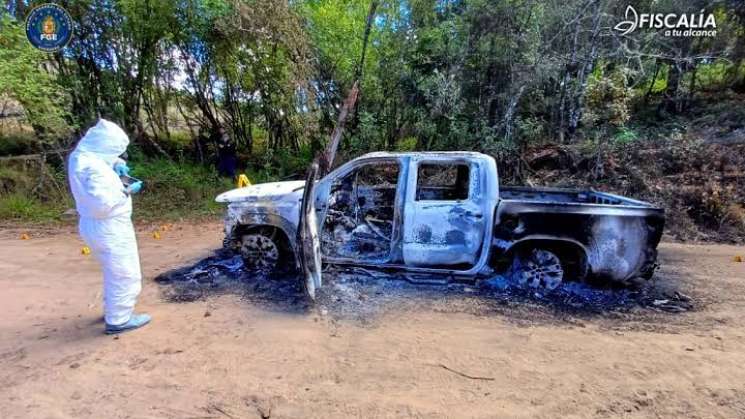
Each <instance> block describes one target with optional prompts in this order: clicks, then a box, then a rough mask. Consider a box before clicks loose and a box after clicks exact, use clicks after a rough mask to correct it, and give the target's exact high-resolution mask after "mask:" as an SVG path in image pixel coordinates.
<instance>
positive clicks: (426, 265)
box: [217, 152, 664, 289]
mask: <svg viewBox="0 0 745 419" xmlns="http://www.w3.org/2000/svg"><path fill="white" fill-rule="evenodd" d="M308 184H310V185H311V187H310V188H305V185H306V183H305V182H303V181H291V182H276V183H265V184H259V185H254V186H249V187H245V188H239V189H234V190H231V191H228V192H225V193H223V194H221V195H219V196H218V197H217V201H218V202H222V203H228V209H227V217H226V221H225V233H226V238H225V245H226V246H227V247H230V248H233V249H235V250H237V251H240V252H241V254H242V256H243V259H244V263H245V265H246V266H247V267H249V268H254V269H262V270H265V271H271V270H275V269H279V268H290V267H295V266H302V265H303V260H302V258H300V257H299V256H297V255H299V254H303V250H305V251H306V252H305V253H306V254H307V253H308V252H310V253H314V252H315V253H317V255H316V258H315V262H313V261H312V262H311V264H315V265H316V266H314V267H313V268H312V269H310V270H311V271H312V270H313V269H315V273H314V274H313V275H312V276H316V278H315V282H316V283H315V285H314V284H310V286H311V287H314V286H315V287H317V286H319V285H320V263H321V262H322V263H327V264H337V265H356V266H364V267H376V268H383V269H399V270H406V271H409V272H412V273H426V274H444V275H443V276H444V277H446V278H458V279H464V278H473V279H477V278H479V277H485V276H492V275H494V274H495V273H503V274H509V275H512V276H513V277H516V278H518V280H519V281H521V282H523V283H525V284H529V285H530V286H533V287H541V288H546V289H554V288H556V287H557V286H559V284H561V282H562V281H565V280H577V281H578V280H583V279H585V278H588V277H594V278H598V279H601V280H609V281H617V282H625V281H629V280H631V279H634V278H638V277H641V278H650V277H651V276H652V274H653V272H654V269H655V267H656V258H657V250H656V248H657V244H658V243H659V241H660V237H661V235H662V229H663V225H664V212H663V210H662V209H660V208H656V207H654V206H652V205H651V204H649V203H646V202H642V201H637V200H634V199H630V198H625V197H621V196H617V195H612V194H608V193H602V192H597V191H594V190H571V189H549V188H527V187H500V185H499V177H498V175H497V167H496V164H495V162H494V159H493V158H491V157H490V156H487V155H484V154H480V153H471V152H429V153H372V154H367V155H364V156H362V157H359V158H357V159H355V160H352V161H350V162H348V163H346V164H344V165H342V166H340V167H339V168H337V169H336V170H334V171H333V172H331V173H330V174H328V175H327V176H325V177H324V178H322V179H321V180H319V181H317V182H310V183H308ZM306 189H307V190H306ZM304 192H305V193H304ZM303 214H304V215H303ZM304 216H305V220H304V221H305V227H303V218H304ZM299 226H300V227H299ZM299 229H301V230H302V229H305V230H308V234H306V235H303V234H302V233H303V231H305V230H303V231H300V233H301V234H298V233H299ZM301 236H304V237H305V238H306V245H308V246H309V247H307V248H305V249H303V248H302V247H303V246H304V245H303V244H302V243H303V240H296V237H301ZM307 240H310V241H311V242H312V243H310V244H308V243H307ZM297 243H300V244H297ZM306 264H307V263H306ZM305 271H306V273H308V271H309V269H308V268H307V266H306V269H305ZM311 282H312V281H311Z"/></svg>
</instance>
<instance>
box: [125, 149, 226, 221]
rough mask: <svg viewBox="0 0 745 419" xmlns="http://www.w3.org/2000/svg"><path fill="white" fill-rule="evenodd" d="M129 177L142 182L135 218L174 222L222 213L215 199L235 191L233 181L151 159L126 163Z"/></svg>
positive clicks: (196, 168)
mask: <svg viewBox="0 0 745 419" xmlns="http://www.w3.org/2000/svg"><path fill="white" fill-rule="evenodd" d="M130 166H131V167H132V173H131V174H132V176H134V177H136V178H138V179H140V180H142V181H143V182H144V188H143V190H142V192H141V193H140V194H138V195H135V197H134V200H135V211H134V213H135V215H136V217H137V218H159V219H161V218H166V219H167V218H178V217H183V216H187V215H197V216H200V215H214V214H219V213H221V212H222V206H221V205H220V204H218V203H216V202H215V196H217V195H218V194H219V193H221V192H224V191H226V190H228V189H231V188H233V187H235V186H234V185H233V180H232V179H228V178H222V177H220V176H218V174H217V172H216V171H215V170H214V169H213V168H211V167H207V166H203V165H200V164H195V163H191V162H174V161H171V160H167V159H152V160H145V161H139V162H137V161H134V162H131V163H130Z"/></svg>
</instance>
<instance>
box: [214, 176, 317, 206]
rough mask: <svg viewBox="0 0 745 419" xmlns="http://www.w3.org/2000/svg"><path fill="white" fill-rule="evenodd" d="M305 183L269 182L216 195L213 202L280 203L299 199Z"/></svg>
mask: <svg viewBox="0 0 745 419" xmlns="http://www.w3.org/2000/svg"><path fill="white" fill-rule="evenodd" d="M304 187H305V182H303V181H302V180H297V181H289V182H270V183H260V184H257V185H251V186H246V187H245V188H237V189H232V190H229V191H227V192H223V193H221V194H220V195H217V198H215V201H217V202H221V203H233V202H256V201H281V200H285V199H292V198H293V197H294V196H297V199H300V197H301V196H302V193H303V188H304Z"/></svg>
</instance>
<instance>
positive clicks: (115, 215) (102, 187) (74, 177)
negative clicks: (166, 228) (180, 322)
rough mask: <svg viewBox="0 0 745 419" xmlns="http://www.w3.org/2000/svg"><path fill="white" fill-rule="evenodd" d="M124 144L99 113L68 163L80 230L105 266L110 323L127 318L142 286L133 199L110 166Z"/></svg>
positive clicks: (106, 315) (106, 314)
mask: <svg viewBox="0 0 745 419" xmlns="http://www.w3.org/2000/svg"><path fill="white" fill-rule="evenodd" d="M128 145H129V138H128V137H127V134H126V133H125V132H124V131H123V130H122V129H121V128H120V127H119V126H118V125H116V124H115V123H113V122H110V121H107V120H105V119H101V120H99V121H98V123H97V124H96V125H95V126H94V127H92V128H91V129H89V130H88V132H87V133H86V134H85V136H84V137H83V138H82V139H81V140H80V142H78V145H77V147H75V150H74V151H73V152H72V154H71V155H70V159H69V164H68V178H69V180H70V188H71V189H72V195H73V196H74V197H75V204H76V207H77V211H78V214H79V215H80V226H79V231H80V235H81V236H82V237H83V240H84V241H85V243H86V244H87V245H88V246H89V247H90V248H91V251H92V253H93V254H94V255H95V257H96V259H97V260H98V262H99V263H100V264H101V267H102V270H103V294H104V318H105V320H106V323H107V324H110V325H121V324H124V323H126V322H128V321H129V318H130V316H131V315H132V310H133V309H134V306H135V301H136V300H137V296H138V295H139V294H140V289H141V287H142V285H141V278H142V274H141V272H140V257H139V254H138V252H137V240H136V238H135V232H134V228H133V226H132V219H131V217H132V199H131V198H130V197H129V195H127V194H126V193H125V190H124V185H123V184H122V182H121V180H120V179H119V176H118V175H117V174H116V172H114V164H116V163H117V162H123V161H122V160H121V159H119V156H120V155H121V154H122V153H124V151H125V150H126V149H127V146H128Z"/></svg>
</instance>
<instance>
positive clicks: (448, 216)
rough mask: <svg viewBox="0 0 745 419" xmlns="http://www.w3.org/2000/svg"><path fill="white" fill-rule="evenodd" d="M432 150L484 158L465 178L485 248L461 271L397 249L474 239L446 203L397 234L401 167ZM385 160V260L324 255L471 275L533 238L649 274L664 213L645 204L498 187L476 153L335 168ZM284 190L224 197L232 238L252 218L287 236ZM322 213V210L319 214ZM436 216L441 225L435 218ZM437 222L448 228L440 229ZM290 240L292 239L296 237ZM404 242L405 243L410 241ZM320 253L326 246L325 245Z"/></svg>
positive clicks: (608, 275)
mask: <svg viewBox="0 0 745 419" xmlns="http://www.w3.org/2000/svg"><path fill="white" fill-rule="evenodd" d="M433 157H436V158H444V159H447V158H452V159H453V160H458V161H464V160H465V161H469V160H473V161H480V162H482V163H483V162H485V161H486V162H487V164H484V166H482V167H486V168H485V169H483V170H479V173H478V176H473V177H472V179H471V185H470V187H471V188H472V190H473V192H474V195H473V196H472V198H474V197H477V200H478V199H481V198H482V197H485V201H484V202H485V203H488V204H489V205H491V208H492V210H491V211H485V212H484V213H483V214H478V216H479V217H483V218H482V219H481V220H480V221H481V222H482V223H481V228H480V233H481V234H480V236H479V238H478V239H477V241H478V242H479V244H484V245H485V246H484V247H483V248H484V250H486V251H487V252H484V255H482V256H483V257H480V260H479V262H478V264H477V265H474V267H473V268H472V269H469V270H468V271H458V270H449V269H439V268H432V269H429V268H422V267H421V265H419V266H417V264H410V263H408V262H407V261H406V260H405V259H406V258H405V257H404V253H405V252H404V251H403V250H404V248H405V247H406V246H411V245H414V246H416V247H417V248H420V247H421V249H420V250H421V251H422V252H423V253H425V254H428V253H427V249H426V243H434V242H437V243H442V245H444V246H452V247H453V248H458V247H459V246H458V245H460V244H467V243H469V242H471V241H473V237H470V235H469V234H466V233H464V232H463V229H462V228H459V226H460V225H461V224H464V225H471V226H472V225H473V221H474V220H471V219H470V218H469V217H473V216H474V215H473V214H469V211H468V210H466V209H465V208H462V207H460V206H455V207H453V206H447V205H444V206H442V210H443V211H444V212H443V213H442V215H443V216H444V220H443V219H442V218H438V217H434V218H432V220H430V221H431V222H424V223H418V225H417V228H416V229H414V230H413V231H412V233H413V234H412V236H415V237H416V240H413V241H407V240H405V238H404V237H403V236H404V234H402V232H403V230H404V228H405V225H404V224H405V220H404V218H405V214H406V211H407V209H409V204H410V202H411V199H412V197H411V194H413V191H412V186H413V184H412V183H413V179H412V178H410V175H409V173H408V172H409V170H408V166H409V162H410V161H411V160H416V159H432V158H433ZM391 160H398V161H400V162H401V169H402V170H401V172H400V177H399V181H398V191H396V193H395V204H394V208H393V210H394V211H393V212H394V216H393V222H392V225H391V227H389V228H383V231H384V233H385V234H384V235H385V236H388V235H389V234H390V235H391V245H390V257H389V258H383V259H387V260H385V261H383V260H379V261H375V260H372V259H375V258H369V257H365V255H362V254H356V255H353V257H349V258H345V259H338V260H334V259H333V258H332V259H331V260H327V262H335V263H344V264H358V265H361V266H365V265H367V266H371V265H380V266H382V267H399V268H404V269H411V270H419V271H438V272H440V271H442V272H449V273H453V274H456V273H457V274H462V275H477V274H481V273H487V272H488V271H489V270H488V268H487V265H486V260H487V259H489V260H494V258H495V257H499V256H501V255H509V254H510V252H512V251H514V250H515V249H516V248H517V246H520V245H521V244H526V243H527V242H529V241H535V240H540V241H550V242H552V243H558V244H565V245H566V246H570V247H572V248H574V249H580V251H581V252H582V254H583V255H584V256H585V257H586V261H587V264H588V265H589V271H590V272H589V273H590V274H592V275H594V276H597V277H601V278H604V279H608V280H613V281H625V280H628V279H631V278H633V277H637V276H648V275H651V273H652V271H653V269H654V267H655V265H656V256H657V251H656V248H657V245H658V243H659V241H660V238H661V236H662V230H663V226H664V212H663V211H662V210H661V209H658V208H654V207H652V206H651V205H649V204H647V203H644V202H641V201H636V200H633V199H629V198H625V197H619V196H615V195H611V194H605V193H600V192H595V191H578V190H559V189H549V188H524V187H515V188H510V187H508V188H502V189H501V190H500V188H499V186H498V177H497V173H496V167H494V168H493V169H492V170H489V168H490V166H491V164H489V163H492V162H493V160H492V159H491V158H490V157H488V156H484V155H481V154H477V153H403V154H395V153H377V154H370V155H367V156H364V157H361V158H360V159H357V160H353V161H352V162H349V163H347V164H346V165H344V166H342V168H340V170H341V171H344V170H345V166H347V169H346V170H347V171H349V170H350V169H352V168H354V167H359V166H360V165H362V164H369V163H375V162H381V163H382V162H390V161H391ZM474 166H476V165H474ZM472 167H473V166H472ZM330 176H333V174H332V175H330ZM287 183H288V185H287V187H285V186H283V185H281V184H275V186H274V187H273V189H279V188H285V189H288V190H290V188H295V187H296V186H295V185H291V184H289V182H287ZM324 183H326V184H325V185H324ZM257 186H258V185H257ZM317 186H318V187H319V189H320V191H321V192H320V193H319V194H318V195H317V196H316V202H317V204H319V205H322V204H323V203H324V202H327V201H328V197H329V195H330V194H329V192H330V191H329V186H330V181H329V177H327V178H326V179H324V180H322V181H321V182H319V184H318V185H317ZM291 190H292V192H291V193H284V194H281V193H276V194H274V195H271V196H263V195H264V193H263V190H262V191H255V192H251V193H248V195H250V196H248V197H244V198H243V202H233V203H231V204H230V206H229V210H228V217H227V218H226V233H227V235H228V237H230V236H233V237H235V232H236V231H237V230H238V229H237V228H236V227H238V226H251V225H272V226H275V227H279V228H280V229H282V230H283V231H285V233H286V234H287V236H288V237H290V238H292V237H294V236H295V231H296V229H297V214H298V209H299V205H300V194H301V193H302V189H291ZM408 192H410V194H409V193H408ZM374 196H375V195H374V194H370V195H369V196H368V194H367V193H364V192H363V193H361V194H359V195H358V198H362V199H361V200H360V201H359V202H358V204H359V206H360V207H362V208H366V207H370V206H371V205H370V204H371V203H373V202H375V200H376V199H374ZM500 198H501V199H500ZM226 201H227V202H231V201H230V200H226ZM388 201H390V198H389V199H388ZM422 204H425V203H422ZM438 205H439V204H438V203H436V201H435V202H432V201H431V202H428V203H426V204H425V205H423V206H422V207H424V206H426V207H428V208H430V209H432V208H431V207H437V206H438ZM489 205H484V206H483V207H482V208H484V209H488V208H489ZM495 207H496V209H494V208H495ZM435 212H436V211H435ZM321 214H322V212H321V213H319V215H321ZM492 217H493V218H492ZM376 218H377V217H376ZM386 218H387V217H386ZM436 218H438V219H437V220H436ZM389 219H390V218H389ZM419 221H422V219H419ZM443 221H444V225H443V224H440V223H442V222H443ZM319 222H320V220H319ZM433 227H438V234H434V231H433ZM443 227H447V228H446V229H444V230H443ZM441 230H442V231H441ZM492 230H493V231H492ZM440 233H442V234H440ZM409 237H411V236H409ZM484 237H488V239H484ZM235 238H237V237H235ZM291 244H292V245H293V246H294V245H295V243H291ZM422 245H423V246H422ZM409 249H410V250H411V247H409ZM324 253H328V252H327V251H326V249H324ZM353 253H354V252H353ZM430 253H431V252H430ZM430 256H431V257H432V258H434V259H438V261H440V259H442V258H450V257H451V256H452V260H441V261H440V262H444V263H443V264H444V265H447V264H448V262H449V261H450V262H452V261H454V260H458V256H457V255H452V252H443V253H442V254H438V255H435V254H430ZM435 256H437V257H435ZM487 256H488V258H487ZM438 264H439V263H438Z"/></svg>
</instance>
